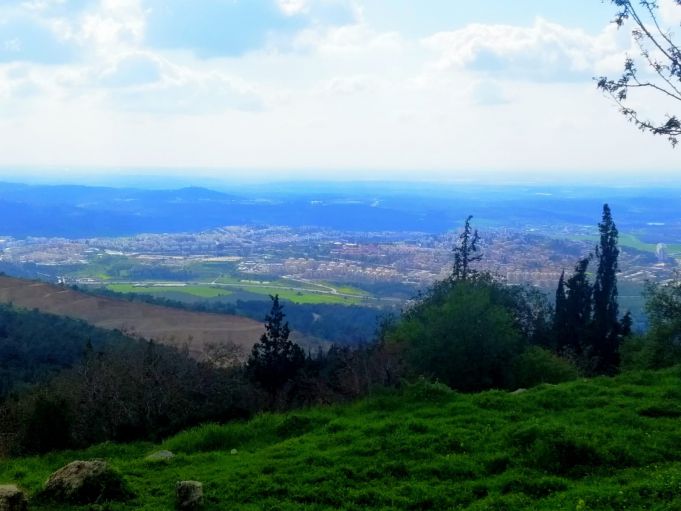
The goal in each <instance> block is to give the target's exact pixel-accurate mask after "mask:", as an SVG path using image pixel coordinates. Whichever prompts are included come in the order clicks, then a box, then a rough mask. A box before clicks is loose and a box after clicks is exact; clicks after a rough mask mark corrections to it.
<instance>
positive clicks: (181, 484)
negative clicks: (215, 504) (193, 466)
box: [175, 481, 203, 511]
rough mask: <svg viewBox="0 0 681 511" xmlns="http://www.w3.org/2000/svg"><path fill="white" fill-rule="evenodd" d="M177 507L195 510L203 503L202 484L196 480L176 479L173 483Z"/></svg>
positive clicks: (190, 510)
mask: <svg viewBox="0 0 681 511" xmlns="http://www.w3.org/2000/svg"><path fill="white" fill-rule="evenodd" d="M175 498H176V507H177V509H181V510H187V511H196V510H198V509H201V506H202V505H203V484H201V483H200V482H198V481H178V482H177V483H176V484H175Z"/></svg>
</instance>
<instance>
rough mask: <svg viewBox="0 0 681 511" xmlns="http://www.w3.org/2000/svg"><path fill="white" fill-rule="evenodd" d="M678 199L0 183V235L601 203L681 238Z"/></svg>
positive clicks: (449, 219) (633, 227)
mask: <svg viewBox="0 0 681 511" xmlns="http://www.w3.org/2000/svg"><path fill="white" fill-rule="evenodd" d="M680 199H681V188H677V189H674V188H643V189H642V188H587V187H584V188H575V187H571V188H566V187H555V188H551V187H547V186H541V187H539V186H535V187H532V186H474V185H456V186H454V185H443V186H435V185H414V186H409V185H406V184H403V185H399V184H382V183H369V184H367V183H361V184H357V185H356V186H354V185H352V184H348V183H344V184H325V185H319V184H311V185H310V186H309V187H307V188H306V187H305V186H304V184H297V185H295V186H294V185H282V184H273V185H271V186H261V187H253V186H250V187H244V188H241V189H240V188H234V190H230V191H228V192H221V191H214V190H209V189H205V188H196V187H190V188H181V189H177V190H147V189H138V188H107V187H90V186H69V185H58V186H46V185H24V184H14V183H0V236H1V235H4V236H13V237H20V238H23V237H27V236H47V237H67V238H86V237H96V236H125V235H132V234H138V233H143V232H149V233H159V232H185V231H187V232H188V231H201V230H206V229H211V228H215V227H220V226H226V225H287V226H291V227H303V226H311V227H318V228H326V229H336V230H343V231H397V232H399V231H420V232H428V233H440V232H445V231H448V230H451V229H455V228H458V227H459V226H460V225H461V224H462V222H463V220H464V218H465V217H466V216H467V215H468V214H472V215H474V216H475V218H476V223H477V224H478V225H479V226H480V227H486V226H493V227H509V228H529V227H532V226H544V227H546V226H550V225H587V226H593V225H595V223H596V222H597V221H598V219H599V216H600V211H601V206H602V204H603V203H604V202H608V203H610V205H611V206H612V209H613V213H614V216H615V220H616V222H617V223H618V225H619V226H620V227H621V228H625V229H626V230H627V231H637V232H639V237H641V238H642V239H646V238H649V240H650V242H655V241H656V240H658V239H670V238H674V237H675V236H676V238H677V239H681V235H680V234H681V200H680ZM650 232H653V234H651V236H647V235H646V233H650ZM661 234H662V235H661Z"/></svg>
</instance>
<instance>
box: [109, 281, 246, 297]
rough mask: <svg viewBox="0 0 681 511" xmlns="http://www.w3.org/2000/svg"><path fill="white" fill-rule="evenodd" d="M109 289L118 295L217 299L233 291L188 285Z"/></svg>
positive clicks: (114, 287)
mask: <svg viewBox="0 0 681 511" xmlns="http://www.w3.org/2000/svg"><path fill="white" fill-rule="evenodd" d="M106 287H107V289H109V290H111V291H115V292H117V293H139V294H150V295H167V294H173V295H175V294H177V293H181V294H186V295H190V296H194V297H198V298H217V297H219V296H229V295H231V294H232V291H230V290H229V289H224V288H219V287H213V286H202V285H187V286H154V285H148V286H136V285H134V284H109V285H108V286H106Z"/></svg>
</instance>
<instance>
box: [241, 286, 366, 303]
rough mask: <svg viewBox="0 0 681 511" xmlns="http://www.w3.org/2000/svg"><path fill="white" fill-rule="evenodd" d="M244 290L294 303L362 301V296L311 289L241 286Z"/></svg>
mask: <svg viewBox="0 0 681 511" xmlns="http://www.w3.org/2000/svg"><path fill="white" fill-rule="evenodd" d="M242 289H243V290H244V291H248V292H249V293H254V294H259V295H275V294H278V295H279V298H282V299H284V300H289V301H291V302H294V303H335V304H343V305H355V304H360V303H362V297H361V296H357V297H350V296H340V295H334V294H329V293H315V292H313V291H309V292H308V291H295V290H292V289H286V288H283V287H276V286H272V287H261V286H248V285H244V286H242Z"/></svg>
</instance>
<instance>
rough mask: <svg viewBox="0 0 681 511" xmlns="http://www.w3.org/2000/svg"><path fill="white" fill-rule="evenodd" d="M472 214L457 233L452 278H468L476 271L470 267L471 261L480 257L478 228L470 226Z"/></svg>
mask: <svg viewBox="0 0 681 511" xmlns="http://www.w3.org/2000/svg"><path fill="white" fill-rule="evenodd" d="M472 219H473V216H472V215H469V216H468V218H466V223H465V224H464V228H463V232H462V233H461V234H460V235H459V244H458V245H457V246H455V247H454V269H453V271H452V279H453V280H468V279H469V278H470V277H471V276H473V275H475V273H476V271H475V270H471V269H470V265H471V263H475V262H477V261H480V260H481V259H482V254H479V253H478V252H479V248H478V242H479V241H480V236H479V235H478V230H477V229H476V230H475V231H474V230H473V228H472V227H471V220H472Z"/></svg>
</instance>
